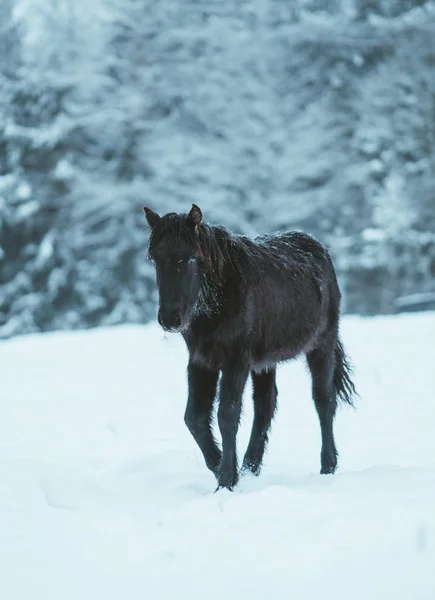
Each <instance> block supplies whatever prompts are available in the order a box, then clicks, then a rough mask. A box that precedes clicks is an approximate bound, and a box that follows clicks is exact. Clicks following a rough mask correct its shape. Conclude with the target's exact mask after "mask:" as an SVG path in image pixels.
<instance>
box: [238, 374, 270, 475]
mask: <svg viewBox="0 0 435 600" xmlns="http://www.w3.org/2000/svg"><path fill="white" fill-rule="evenodd" d="M275 379H276V370H275V369H269V370H267V371H262V372H261V373H254V372H252V383H253V387H254V394H253V399H254V423H253V425H252V432H251V438H250V440H249V445H248V448H247V450H246V454H245V458H244V459H243V470H245V471H246V470H249V471H251V472H252V473H254V475H259V474H260V470H261V463H262V462H263V456H264V451H265V449H266V444H267V441H268V431H269V428H270V425H271V422H272V418H273V415H274V413H275V409H276V399H277V395H278V390H277V387H276V384H275Z"/></svg>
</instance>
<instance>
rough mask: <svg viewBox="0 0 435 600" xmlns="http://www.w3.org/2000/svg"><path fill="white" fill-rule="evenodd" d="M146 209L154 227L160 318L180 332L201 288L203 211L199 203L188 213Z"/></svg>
mask: <svg viewBox="0 0 435 600" xmlns="http://www.w3.org/2000/svg"><path fill="white" fill-rule="evenodd" d="M144 211H145V216H146V219H147V221H148V224H149V225H150V227H151V235H150V242H149V249H148V256H149V258H150V259H151V261H152V262H153V263H154V265H155V268H156V278H157V286H158V289H159V313H158V321H159V323H160V325H161V326H162V327H163V329H164V330H165V331H173V332H179V331H181V330H183V329H185V328H186V327H187V326H188V324H189V321H190V319H191V317H192V314H193V311H194V309H195V305H196V302H197V299H198V294H199V291H200V288H201V273H200V260H202V259H203V256H202V253H201V246H200V242H199V235H200V227H201V221H202V213H201V210H200V209H199V207H198V206H196V205H195V204H194V205H193V206H192V209H191V211H190V212H189V214H188V215H178V214H175V213H169V214H167V215H165V216H163V217H160V216H159V215H158V214H157V213H155V212H153V211H152V210H151V209H149V208H144Z"/></svg>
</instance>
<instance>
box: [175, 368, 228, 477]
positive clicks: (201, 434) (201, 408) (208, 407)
mask: <svg viewBox="0 0 435 600" xmlns="http://www.w3.org/2000/svg"><path fill="white" fill-rule="evenodd" d="M187 375H188V385H189V397H188V401H187V407H186V413H185V415H184V421H185V423H186V425H187V427H188V429H189V431H190V433H191V434H192V435H193V437H194V438H195V441H196V443H197V444H198V446H199V447H200V449H201V451H202V453H203V455H204V459H205V463H206V465H207V467H208V468H209V469H210V470H211V471H213V473H214V474H215V475H216V476H217V473H218V469H219V464H220V460H221V451H220V450H219V448H218V446H217V444H216V441H215V439H214V437H213V433H212V430H211V418H212V411H213V403H214V399H215V396H216V388H217V381H218V377H219V371H212V370H210V369H206V368H203V367H200V366H197V365H194V364H192V363H189V366H188V369H187Z"/></svg>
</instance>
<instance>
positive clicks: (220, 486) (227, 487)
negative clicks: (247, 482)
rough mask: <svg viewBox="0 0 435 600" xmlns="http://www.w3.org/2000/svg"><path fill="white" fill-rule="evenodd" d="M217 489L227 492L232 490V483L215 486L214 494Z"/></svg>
mask: <svg viewBox="0 0 435 600" xmlns="http://www.w3.org/2000/svg"><path fill="white" fill-rule="evenodd" d="M219 490H228V491H229V492H234V486H232V485H218V486H217V488H216V489H215V491H214V493H215V494H216V492H218V491H219Z"/></svg>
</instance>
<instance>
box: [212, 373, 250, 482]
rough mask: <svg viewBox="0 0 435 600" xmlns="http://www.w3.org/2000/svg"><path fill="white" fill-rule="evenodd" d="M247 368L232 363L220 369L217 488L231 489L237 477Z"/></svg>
mask: <svg viewBox="0 0 435 600" xmlns="http://www.w3.org/2000/svg"><path fill="white" fill-rule="evenodd" d="M248 373H249V369H248V367H247V366H244V365H243V366H242V365H238V366H235V365H232V366H231V367H228V368H226V369H223V371H222V379H221V384H220V396H219V409H218V423H219V429H220V431H221V435H222V460H221V463H220V467H219V473H218V489H220V488H227V489H229V490H232V489H233V488H234V486H235V485H236V484H237V481H238V479H239V474H238V468H237V448H236V436H237V430H238V428H239V421H240V413H241V410H242V396H243V390H244V388H245V384H246V379H247V377H248Z"/></svg>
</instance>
